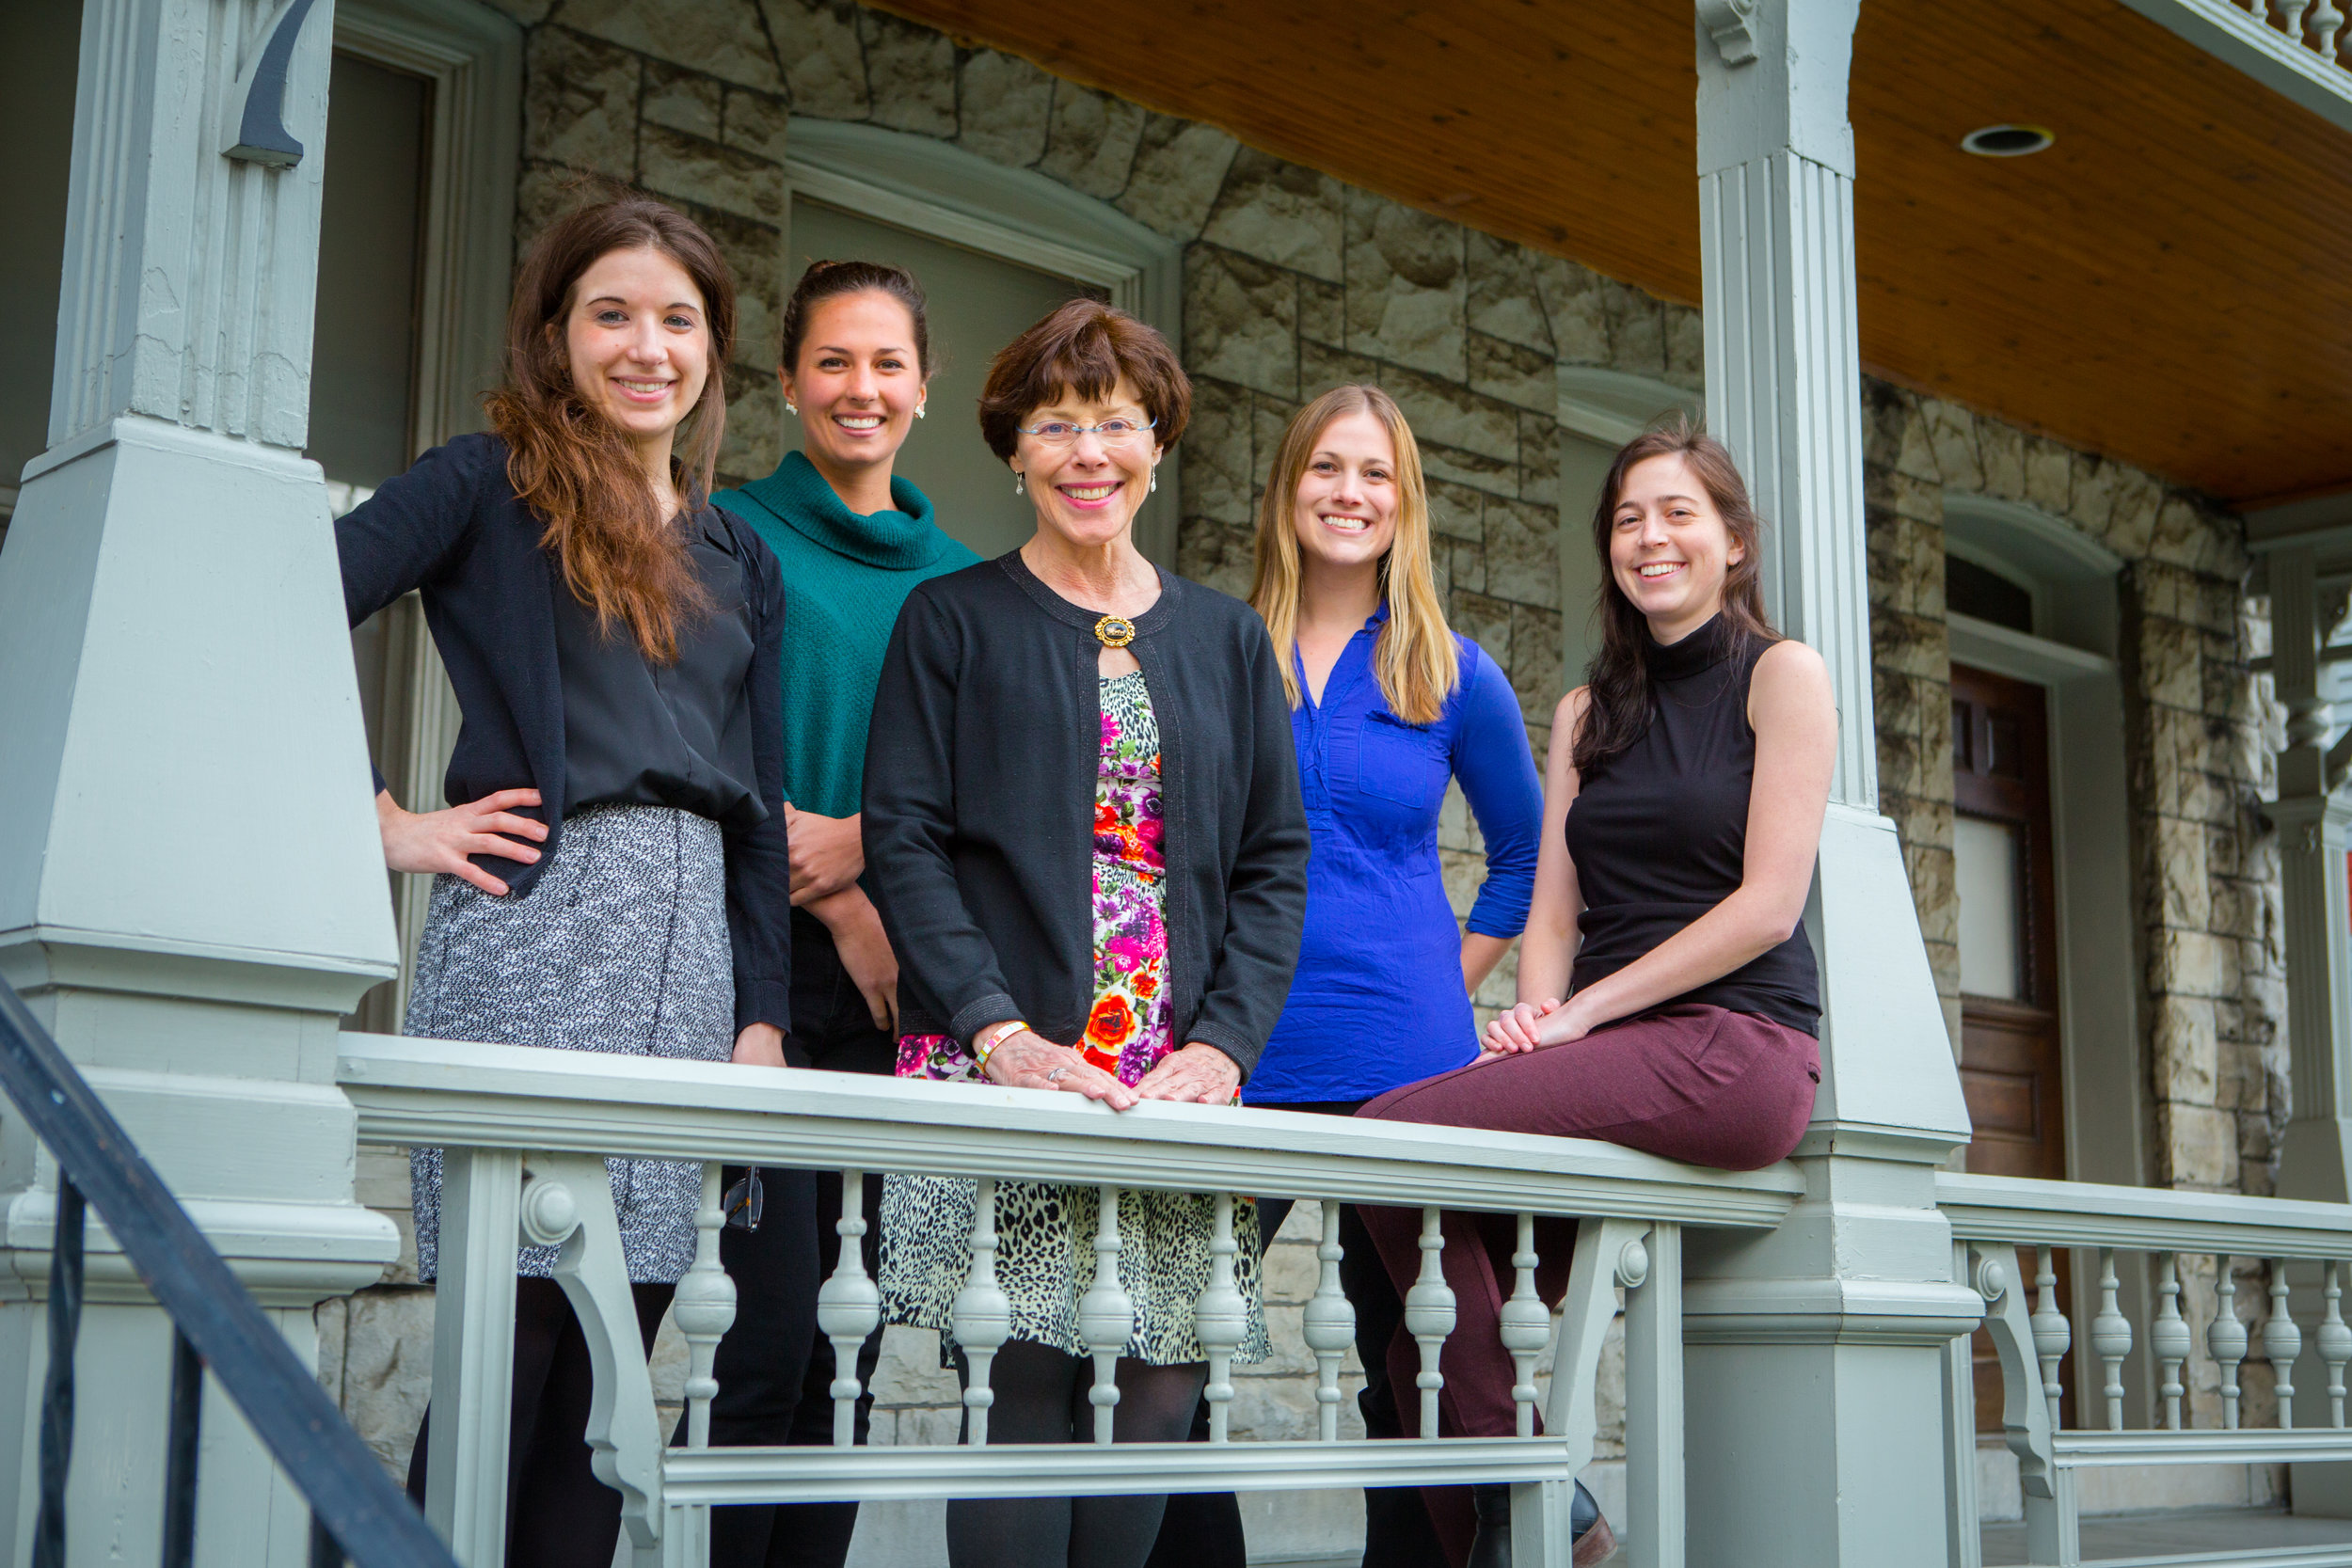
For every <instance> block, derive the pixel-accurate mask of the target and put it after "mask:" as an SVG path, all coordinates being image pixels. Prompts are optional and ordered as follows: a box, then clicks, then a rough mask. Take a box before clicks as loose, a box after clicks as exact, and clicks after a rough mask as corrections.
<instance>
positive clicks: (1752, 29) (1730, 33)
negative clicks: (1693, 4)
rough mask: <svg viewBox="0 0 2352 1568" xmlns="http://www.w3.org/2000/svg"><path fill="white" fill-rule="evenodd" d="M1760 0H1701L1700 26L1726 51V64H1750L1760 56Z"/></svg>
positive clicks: (1699, 4)
mask: <svg viewBox="0 0 2352 1568" xmlns="http://www.w3.org/2000/svg"><path fill="white" fill-rule="evenodd" d="M1698 7H1699V25H1700V26H1702V27H1704V28H1706V29H1707V32H1708V37H1710V38H1712V39H1713V40H1715V47H1716V48H1717V49H1718V50H1721V51H1722V52H1723V56H1724V64H1725V65H1746V64H1748V63H1749V62H1751V61H1753V60H1754V59H1755V58H1756V0H1698Z"/></svg>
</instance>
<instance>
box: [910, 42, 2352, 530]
mask: <svg viewBox="0 0 2352 1568" xmlns="http://www.w3.org/2000/svg"><path fill="white" fill-rule="evenodd" d="M888 8H889V9H891V10H893V11H896V12H898V13H900V14H902V15H905V16H908V17H911V18H914V19H915V20H917V21H921V22H925V23H928V24H931V25H933V26H936V27H939V28H942V29H944V30H946V31H947V32H949V33H952V34H955V35H957V36H958V37H961V38H965V39H969V40H974V41H976V42H979V43H985V44H988V45H991V46H993V47H995V48H998V49H1003V50H1006V51H1008V52H1009V53H1013V54H1018V55H1025V56H1026V57H1027V58H1029V59H1032V60H1035V61H1036V62H1038V63H1039V64H1040V65H1042V66H1044V67H1045V68H1046V69H1047V70H1049V71H1053V72H1055V73H1056V74H1057V75H1061V76H1065V77H1068V78H1071V79H1073V80H1075V81H1078V82H1082V83H1085V84H1088V85H1089V86H1093V87H1102V88H1105V89H1107V90H1109V91H1113V92H1116V93H1119V94H1120V96H1122V97H1126V98H1130V99H1133V100H1135V101H1136V102H1138V103H1144V104H1147V105H1149V106H1151V107H1152V108H1156V109H1160V110H1162V111H1164V112H1167V113H1169V114H1175V115H1182V116H1185V117H1187V118H1190V119H1201V120H1206V121H1208V122H1210V123H1212V124H1216V125H1218V126H1222V127H1223V128H1225V129H1226V130H1228V131H1231V132H1232V134H1233V135H1236V136H1238V137H1240V138H1241V139H1242V140H1244V141H1246V142H1248V143H1250V144H1251V145H1253V146H1256V147H1259V148H1263V149H1264V150H1267V151H1270V152H1273V153H1276V154H1278V155H1279V156H1282V157H1285V158H1289V159H1291V160H1293V161H1295V162H1297V163H1301V164H1306V165H1310V166H1313V167H1316V168H1320V169H1324V170H1326V171H1327V172H1329V173H1331V174H1333V175H1336V176H1338V177H1339V178H1341V179H1343V180H1345V181H1347V182H1350V183H1353V184H1357V185H1361V186H1364V187H1366V188H1368V189H1372V190H1375V191H1379V192H1381V193H1383V194H1384V195H1387V196H1391V197H1393V198H1396V199H1398V200H1401V201H1405V202H1407V203H1410V204H1411V205H1413V206H1416V207H1421V208H1423V209H1426V210H1428V211H1431V212H1436V213H1442V214H1448V215H1450V216H1454V217H1458V218H1460V219H1461V220H1462V221H1464V222H1466V223H1469V224H1471V225H1473V226H1474V227H1476V228H1479V229H1483V230H1486V231H1488V232H1490V233H1494V234H1499V235H1502V236H1504V237H1506V238H1510V239H1515V240H1519V241H1522V242H1525V243H1526V244H1529V245H1535V246H1538V247H1540V248H1543V249H1546V250H1550V251H1555V252H1558V253H1559V254H1562V255H1565V256H1569V257H1572V258H1574V259H1575V260H1577V261H1582V262H1584V263H1585V264H1587V265H1589V266H1592V267H1594V268H1596V269H1597V270H1598V271H1600V272H1604V273H1607V274H1609V275H1610V276H1612V277H1619V278H1622V279H1625V280H1626V281H1628V282H1631V283H1635V284H1639V285H1640V286H1642V287H1643V288H1645V289H1648V290H1650V291H1652V292H1653V293H1659V294H1662V295H1664V296H1666V297H1668V298H1671V299H1678V300H1685V301H1695V300H1696V299H1697V298H1698V295H1699V270H1698V269H1699V259H1698V213H1697V200H1696V193H1695V190H1694V183H1695V176H1694V172H1693V168H1694V159H1695V152H1694V132H1693V127H1692V90H1693V81H1694V78H1693V72H1692V47H1693V44H1692V22H1691V15H1692V11H1691V5H1690V0H1453V3H1450V4H1435V3H1429V0H1291V3H1290V4H1268V3H1266V0H1176V3H1172V4H1158V5H1143V6H1134V7H1126V8H1119V9H1116V10H1113V11H1107V12H1106V11H1103V10H1101V9H1099V8H1098V9H1089V8H1070V7H1066V6H1052V5H1039V4H1035V3H1033V0H889V5H888ZM1852 114H1853V121H1854V135H1855V143H1856V150H1857V155H1858V161H1859V165H1860V180H1859V182H1858V184H1857V186H1856V190H1855V209H1856V226H1857V230H1858V233H1859V244H1860V249H1861V259H1860V270H1861V314H1862V347H1863V355H1864V358H1865V360H1866V362H1867V365H1868V366H1869V368H1870V369H1871V371H1872V372H1874V373H1877V374H1881V375H1884V376H1886V377H1888V378H1889V379H1892V380H1895V381H1899V382H1901V383H1903V384H1906V385H1909V386H1913V387H1917V388H1925V389H1928V390H1931V391H1934V392H1938V393H1942V394H1944V395H1947V396H1949V397H1952V398H1954V399H1956V400H1958V401H1959V402H1962V403H1964V404H1969V405H1971V406H1973V407H1976V408H1979V409H1984V410H1988V411H1990V412H1993V413H1995V414H1999V415H2001V416H2003V417H2005V418H2008V419H2010V420H2016V421H2017V422H2019V423H2021V424H2024V425H2026V426H2028V427H2030V428H2033V429H2038V430H2042V431H2046V432H2048V433H2049V434H2051V435H2053V436H2058V437H2059V438H2061V439H2063V440H2066V441H2068V442H2070V443H2072V444H2074V445H2076V446H2081V447H2087V448H2090V449H2091V450H2094V451H2104V452H2107V453H2111V454H2113V455H2115V456H2117V457H2120V458H2122V459H2124V460H2126V461H2128V462H2132V463H2135V464H2137V465H2140V466H2142V467H2148V468H2151V469H2153V470H2154V471H2156V472H2158V473H2160V474H2163V475H2165V476H2166V477H2168V478H2169V479H2171V480H2174V481H2176V482H2178V483H2185V484H2190V485H2195V486H2198V487H2200V488H2202V489H2204V490H2207V491H2209V492H2211V493H2213V494H2215V495H2217V496H2220V497H2222V498H2224V499H2229V500H2232V501H2234V502H2239V503H2253V502H2257V501H2262V500H2269V499H2288V498H2292V497H2296V496H2302V495H2311V494H2316V493H2323V492H2326V491H2329V490H2334V489H2339V488H2344V487H2352V442H2347V441H2345V440H2344V439H2341V438H2340V435H2339V433H2341V432H2344V431H2346V430H2347V429H2352V135H2346V134H2345V133H2344V132H2341V131H2338V130H2336V129H2335V128H2333V127H2331V126H2329V125H2328V124H2327V123H2325V122H2324V121H2321V120H2319V119H2316V118H2315V117H2313V116H2312V115H2310V114H2308V113H2306V112H2305V111H2303V110H2301V109H2298V108H2296V106H2294V105H2293V104H2291V103H2287V102H2286V101H2285V100H2284V99H2282V98H2280V97H2278V96H2277V95H2275V94H2273V93H2271V92H2269V91H2267V90H2266V89H2265V88H2263V87H2258V86H2257V85H2256V84H2254V83H2253V82H2251V81H2249V79H2247V78H2246V77H2244V76H2242V75H2241V74H2239V73H2238V72H2237V71H2233V70H2232V69H2231V68H2229V67H2228V66H2225V65H2223V64H2222V63H2220V62H2219V61H2217V60H2215V59H2213V58H2212V57H2211V56H2209V55H2205V54H2203V53H2201V51H2198V50H2196V49H2194V48H2192V47H2191V46H2189V45H2188V44H2186V43H2185V42H2183V41H2182V40H2179V39H2176V38H2174V37H2173V36H2172V35H2171V34H2170V33H2169V32H2166V31H2165V30H2164V29H2162V28H2160V27H2158V26H2156V25H2155V24H2153V23H2150V22H2148V21H2146V20H2144V19H2143V18H2141V17H2140V16H2138V15H2137V13H2135V12H2132V11H2129V10H2126V9H2125V8H2123V7H2122V5H2121V4H2119V3H2117V0H1938V3H1937V4H1934V5H1922V4H1918V3H1916V0H1865V4H1864V5H1863V8H1862V25H1861V30H1860V34H1859V36H1858V38H1857V39H1856V41H1855V59H1854V81H1853V89H1852ZM2001 121H2022V122H2026V123H2030V124H2037V125H2044V126H2047V127H2049V128H2050V129H2051V130H2053V131H2055V132H2056V133H2057V135H2058V141H2057V144H2056V145H2055V146H2054V147H2053V148H2051V149H2050V150H2048V151H2046V152H2042V153H2040V154H2038V155H2036V156H2033V157H2028V158H2017V159H1993V158H1975V157H1970V156H1968V155H1967V154H1965V153H1963V152H1961V151H1960V150H1959V149H1958V143H1959V140H1960V138H1961V137H1962V135H1964V134H1966V133H1967V132H1968V131H1970V130H1973V129H1975V128H1976V127H1978V126H1980V125H1988V124H1993V123H1996V122H2001Z"/></svg>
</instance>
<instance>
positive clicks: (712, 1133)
mask: <svg viewBox="0 0 2352 1568" xmlns="http://www.w3.org/2000/svg"><path fill="white" fill-rule="evenodd" d="M336 1079H337V1082H338V1083H339V1084H340V1085H342V1089H343V1092H344V1093H345V1094H346V1095H348V1096H349V1097H350V1099H351V1101H352V1103H353V1104H354V1105H356V1106H357V1107H358V1113H359V1135H360V1136H361V1137H362V1138H366V1139H371V1140H378V1141H382V1142H388V1143H405V1144H444V1145H452V1144H453V1145H458V1146H461V1147H467V1148H517V1149H547V1150H551V1151H554V1150H571V1151H578V1152H581V1153H596V1154H613V1155H628V1156H636V1157H639V1158H655V1159H672V1160H687V1159H691V1160H719V1161H724V1162H725V1163H727V1164H769V1165H792V1166H804V1167H814V1168H818V1169H856V1170H868V1171H893V1172H902V1173H914V1174H927V1175H937V1176H995V1177H1007V1176H1018V1177H1021V1178H1024V1179H1027V1180H1050V1181H1073V1182H1083V1183H1089V1184H1097V1183H1104V1182H1108V1183H1113V1184H1116V1185H1119V1186H1121V1187H1132V1188H1145V1189H1161V1190H1166V1191H1175V1192H1203V1191H1211V1192H1233V1193H1248V1194H1254V1195H1263V1196H1295V1197H1305V1198H1317V1197H1344V1198H1347V1199H1349V1200H1351V1201H1356V1202H1374V1203H1396V1204H1409V1205H1414V1206H1421V1205H1430V1204H1435V1205H1439V1206H1442V1207H1445V1208H1450V1209H1483V1210H1495V1211H1502V1212H1518V1211H1533V1212H1538V1213H1553V1214H1589V1215H1600V1216H1616V1217H1624V1218H1634V1219H1650V1220H1673V1221H1678V1222H1682V1223H1686V1224H1692V1225H1700V1226H1718V1227H1740V1228H1759V1229H1760V1228H1770V1227H1772V1226H1774V1225H1777V1224H1778V1223H1779V1222H1780V1220H1781V1218H1782V1216H1783V1215H1785V1214H1787V1213H1788V1210H1789V1209H1790V1208H1791V1207H1792V1206H1793V1205H1794V1203H1795V1201H1796V1199H1797V1197H1798V1196H1799V1195H1800V1194H1801V1193H1802V1192H1803V1191H1804V1180H1803V1179H1802V1178H1801V1177H1800V1176H1799V1175H1798V1173H1797V1172H1796V1171H1795V1169H1794V1168H1793V1167H1791V1166H1789V1165H1788V1164H1785V1163H1784V1164H1779V1165H1774V1166H1771V1167H1768V1168H1766V1169H1764V1170H1760V1171H1743V1172H1734V1171H1718V1170H1708V1169H1704V1168H1701V1167H1699V1166H1696V1165H1684V1164H1677V1163H1675V1162H1674V1161H1671V1160H1661V1159H1659V1158H1656V1157H1655V1156H1652V1155H1647V1154H1641V1153H1637V1152H1635V1151H1634V1150H1632V1149H1628V1148H1618V1147H1617V1146H1615V1145H1613V1144H1604V1143H1595V1142H1591V1141H1589V1140H1586V1139H1581V1138H1548V1137H1539V1136H1534V1135H1531V1134H1526V1133H1511V1132H1465V1131H1462V1130H1458V1129H1454V1128H1445V1127H1419V1126H1411V1125H1407V1124H1405V1123H1400V1122H1373V1121H1356V1120H1350V1119H1348V1118H1344V1117H1310V1116H1300V1115H1298V1114H1296V1113H1295V1112H1284V1111H1270V1110H1248V1109H1242V1108H1223V1107H1211V1106H1205V1105H1179V1104H1171V1103H1163V1102H1151V1103H1147V1104H1144V1105H1139V1106H1137V1107H1136V1108H1135V1109H1134V1110H1132V1111H1125V1112H1114V1111H1111V1110H1108V1109H1106V1108H1104V1106H1101V1105H1099V1104H1096V1103H1095V1102H1093V1101H1088V1100H1084V1099H1081V1098H1080V1097H1078V1096H1076V1095H1070V1094H1051V1093H1044V1092H1041V1091H1038V1090H1032V1089H1010V1088H1003V1087H999V1086H996V1085H988V1086H980V1085H970V1084H931V1083H924V1082H919V1081H914V1080H906V1079H889V1078H879V1077H874V1076H871V1075H866V1074H859V1073H837V1072H814V1071H799V1070H795V1069H783V1068H752V1067H738V1066H735V1065H734V1064H732V1063H724V1062H680V1061H664V1060H656V1059H652V1058H646V1057H635V1056H609V1055H603V1054H599V1053H594V1052H584V1051H546V1050H537V1049H533V1048H531V1047H528V1046H511V1045H481V1044H474V1043H470V1042H463V1041H450V1040H433V1039H416V1038H409V1037H402V1036H391V1035H364V1034H358V1033H346V1034H344V1035H343V1036H342V1054H341V1058H340V1060H339V1062H338V1066H337V1072H336Z"/></svg>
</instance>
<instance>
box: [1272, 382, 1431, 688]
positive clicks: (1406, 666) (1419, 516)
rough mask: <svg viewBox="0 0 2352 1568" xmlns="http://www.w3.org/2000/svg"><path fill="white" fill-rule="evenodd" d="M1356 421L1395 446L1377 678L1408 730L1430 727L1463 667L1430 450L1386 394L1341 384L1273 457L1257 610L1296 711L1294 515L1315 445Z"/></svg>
mask: <svg viewBox="0 0 2352 1568" xmlns="http://www.w3.org/2000/svg"><path fill="white" fill-rule="evenodd" d="M1351 414H1370V415H1371V416H1372V417H1373V418H1374V419H1375V420H1379V421H1380V423H1381V424H1382V425H1383V426H1384V427H1385V428H1386V429H1387V430H1388V433H1389V441H1390V444H1391V445H1392V446H1393V447H1395V449H1396V502H1397V504H1396V538H1395V540H1394V542H1393V543H1392V544H1391V546H1389V553H1388V554H1386V555H1384V556H1382V557H1381V558H1380V595H1381V597H1382V598H1384V599H1385V600H1387V601H1388V606H1389V619H1388V624H1387V625H1385V626H1382V627H1381V628H1380V638H1379V641H1377V642H1376V643H1375V645H1374V647H1373V651H1372V668H1373V673H1375V675H1377V676H1378V677H1379V680H1380V694H1381V695H1382V696H1383V697H1385V698H1387V699H1388V703H1389V711H1390V712H1391V713H1393V714H1395V715H1396V716H1397V717H1398V718H1399V719H1402V720H1404V721H1406V723H1408V724H1426V723H1428V722H1430V721H1433V720H1435V719H1436V718H1437V717H1438V714H1439V713H1441V712H1443V711H1444V709H1445V702H1446V699H1447V698H1448V697H1450V696H1452V695H1453V694H1454V683H1455V681H1457V680H1458V679H1459V678H1460V676H1461V660H1460V655H1459V652H1458V651H1457V650H1456V649H1455V647H1454V633H1453V631H1452V630H1451V629H1450V628H1449V627H1448V626H1446V624H1445V607H1444V606H1443V605H1442V604H1440V603H1439V602H1438V582H1437V577H1436V574H1435V573H1434V572H1433V571H1432V570H1431V567H1430V564H1429V483H1428V481H1426V480H1425V479H1423V478H1422V471H1421V448H1420V447H1419V446H1418V445H1417V444H1415V442H1414V440H1413V427H1412V426H1411V425H1409V424H1406V422H1405V411H1404V410H1403V409H1401V408H1399V407H1397V405H1396V400H1395V399H1394V398H1392V397H1391V396H1389V394H1388V393H1386V392H1384V391H1382V390H1381V389H1380V388H1377V387H1365V386H1344V387H1334V388H1331V389H1330V390H1329V391H1327V392H1326V393H1324V394H1323V395H1322V396H1321V397H1319V398H1317V399H1315V400H1314V402H1312V403H1311V404H1307V406H1306V407H1304V408H1301V409H1300V410H1299V411H1298V412H1297V413H1295V414H1294V415H1292V416H1291V422H1290V424H1289V426H1288V428H1286V429H1285V430H1284V431H1283V432H1282V444H1281V446H1280V448H1279V449H1278V450H1277V451H1276V452H1275V454H1274V472H1273V473H1272V474H1270V475H1269V476H1267V479H1266V487H1265V496H1264V498H1263V499H1261V500H1260V501H1259V502H1258V564H1257V575H1256V577H1255V578H1254V580H1252V582H1251V583H1250V585H1249V603H1250V606H1251V608H1252V609H1254V610H1257V612H1258V614H1259V616H1260V617H1261V618H1262V619H1263V620H1264V622H1265V626H1266V630H1267V631H1268V632H1269V633H1271V634H1272V636H1273V638H1274V650H1275V652H1276V653H1277V654H1279V655H1280V656H1281V660H1282V691H1283V694H1284V695H1286V696H1288V697H1289V698H1290V703H1291V706H1293V707H1296V706H1297V705H1298V704H1299V701H1300V698H1299V691H1298V675H1297V660H1296V658H1295V649H1296V647H1297V640H1298V597H1299V593H1300V580H1301V574H1300V567H1299V561H1298V531H1297V529H1296V527H1295V525H1294V523H1293V520H1292V513H1293V512H1294V511H1295V509H1296V507H1297V505H1298V484H1299V481H1300V480H1302V479H1304V478H1305V477H1306V474H1307V465H1308V464H1309V463H1310V462H1311V461H1312V460H1313V458H1314V453H1315V443H1316V442H1317V441H1318V440H1320V439H1322V436H1323V433H1324V431H1325V429H1326V428H1327V427H1328V426H1329V425H1330V423H1331V421H1332V420H1339V419H1344V418H1346V417H1347V416H1349V415H1351Z"/></svg>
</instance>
